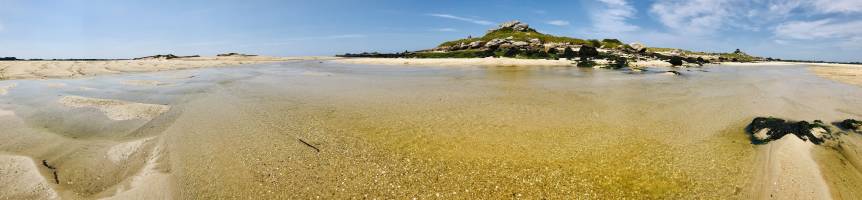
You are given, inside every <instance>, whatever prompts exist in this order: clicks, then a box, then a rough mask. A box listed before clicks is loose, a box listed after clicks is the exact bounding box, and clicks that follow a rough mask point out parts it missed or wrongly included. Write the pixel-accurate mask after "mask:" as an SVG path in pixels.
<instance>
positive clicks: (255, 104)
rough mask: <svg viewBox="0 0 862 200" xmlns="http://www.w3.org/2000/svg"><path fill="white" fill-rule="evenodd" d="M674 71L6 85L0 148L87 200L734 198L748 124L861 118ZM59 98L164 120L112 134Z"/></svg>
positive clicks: (752, 76)
mask: <svg viewBox="0 0 862 200" xmlns="http://www.w3.org/2000/svg"><path fill="white" fill-rule="evenodd" d="M651 70H652V71H658V70H663V69H658V68H656V69H651ZM664 70H666V69H664ZM681 72H682V74H683V75H681V76H674V75H668V74H664V73H633V72H626V71H612V70H598V69H595V70H594V69H582V68H568V67H471V66H465V67H407V66H366V65H343V64H335V63H328V62H318V61H313V62H293V63H279V64H264V65H257V66H251V67H238V68H214V69H201V70H187V71H177V72H158V73H143V74H132V75H114V76H100V77H92V78H84V79H72V80H20V81H5V82H7V83H8V82H15V83H17V85H18V86H17V87H16V88H14V89H11V90H10V92H9V94H8V95H6V96H0V108H3V109H5V110H12V111H14V112H15V114H16V115H17V117H18V118H15V119H13V118H10V117H6V118H3V117H0V128H3V129H4V131H2V133H0V139H2V141H5V142H2V143H0V151H2V152H6V153H8V154H17V155H26V156H30V157H32V158H34V160H36V161H37V162H38V161H39V160H43V159H45V160H50V161H51V162H53V163H54V165H56V166H57V168H58V169H59V173H60V176H61V177H62V178H61V180H63V181H61V184H60V185H59V186H57V187H56V189H57V190H59V191H61V193H62V194H63V195H65V196H78V197H87V198H89V197H100V196H101V197H104V196H112V195H113V193H114V191H116V190H117V188H118V185H121V184H122V183H124V181H127V180H125V179H128V178H129V177H132V176H135V174H138V171H140V169H142V168H144V167H146V166H155V167H154V169H155V171H157V172H159V173H161V174H165V175H166V176H167V177H169V178H166V180H163V181H160V182H157V183H158V184H161V185H168V186H164V188H168V190H170V195H171V196H175V197H179V198H182V199H214V198H247V197H251V196H254V197H261V198H285V197H292V198H299V199H307V198H316V197H319V198H324V199H341V198H347V197H357V198H365V197H368V198H379V197H382V198H396V197H398V198H401V197H418V198H436V197H442V198H447V199H448V198H467V199H475V198H490V199H498V198H510V197H515V198H529V199H534V198H554V199H557V198H565V197H581V198H600V199H607V198H613V199H616V198H623V197H632V198H634V197H637V198H669V199H690V198H716V199H727V198H737V199H747V198H748V196H747V195H749V194H750V193H751V192H752V191H751V189H750V188H751V187H752V183H751V180H752V177H753V176H755V174H754V173H755V169H756V167H755V166H753V165H754V164H755V163H756V162H755V161H756V159H757V154H756V153H755V152H756V151H757V147H755V146H754V145H752V144H750V143H749V141H748V138H747V137H746V135H745V134H744V132H743V128H744V127H745V125H747V123H748V122H750V121H751V119H752V118H753V117H756V116H776V117H782V118H788V119H796V120H814V119H821V120H824V121H835V120H839V119H845V118H862V89H860V88H859V87H856V86H849V85H844V84H841V83H837V82H834V81H830V80H826V79H822V78H818V77H816V76H814V75H813V74H811V73H810V72H809V71H807V69H806V68H805V67H804V66H759V67H752V66H707V67H703V68H694V69H691V70H685V69H683V70H681ZM128 80H157V81H160V82H161V83H164V84H161V85H157V86H135V85H126V84H122V82H123V81H128ZM64 95H77V96H85V97H94V98H104V99H121V100H127V101H134V102H143V103H152V104H166V105H170V106H172V108H171V110H170V111H169V112H167V113H166V114H164V115H162V116H160V117H158V118H156V119H154V120H152V121H142V120H128V121H113V120H110V119H108V118H106V117H105V116H104V115H103V114H102V113H100V112H99V111H97V110H93V109H85V108H68V107H64V106H62V105H60V104H58V103H57V100H58V99H59V98H61V97H62V96H64ZM140 140H144V141H146V142H147V143H146V144H147V145H145V146H144V148H143V150H142V152H140V153H136V154H133V155H132V156H130V159H129V160H128V161H125V162H124V163H114V162H109V161H106V160H105V158H104V157H105V156H104V154H105V152H106V149H107V148H109V147H110V146H112V145H116V144H119V143H123V142H129V141H140ZM305 143H308V145H306V144H305ZM315 148H316V149H315ZM318 150H319V151H318ZM148 163H149V164H148ZM43 174H46V172H43ZM46 175H47V174H46ZM132 186H134V185H132Z"/></svg>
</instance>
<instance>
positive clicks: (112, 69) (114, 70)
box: [0, 56, 335, 80]
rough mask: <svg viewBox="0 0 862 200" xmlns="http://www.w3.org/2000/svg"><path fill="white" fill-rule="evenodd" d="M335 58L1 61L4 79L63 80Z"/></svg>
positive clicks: (0, 65)
mask: <svg viewBox="0 0 862 200" xmlns="http://www.w3.org/2000/svg"><path fill="white" fill-rule="evenodd" d="M327 59H335V58H333V57H317V56H307V57H268V56H219V57H181V58H172V59H164V58H146V59H122V60H108V59H105V60H95V59H93V60H91V59H64V60H6V61H0V80H17V79H63V78H78V77H88V76H95V75H105V74H121V73H135V72H155V71H169V70H182V69H196V68H209V67H227V66H237V65H247V64H258V63H271V62H287V61H300V60H327Z"/></svg>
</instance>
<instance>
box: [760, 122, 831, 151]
mask: <svg viewBox="0 0 862 200" xmlns="http://www.w3.org/2000/svg"><path fill="white" fill-rule="evenodd" d="M745 131H746V132H747V133H748V134H749V137H750V139H751V143H753V144H766V143H769V142H770V141H774V140H778V139H781V138H782V137H784V136H785V135H794V136H796V137H798V138H799V139H802V140H803V141H811V143H814V144H818V145H819V144H822V143H823V142H824V141H826V140H828V139H832V133H831V132H830V130H829V128H828V127H827V126H826V125H825V124H823V122H821V121H820V120H815V121H814V123H808V122H806V121H799V122H794V121H787V120H784V119H779V118H773V117H757V118H754V120H752V121H751V124H748V126H747V127H746V128H745Z"/></svg>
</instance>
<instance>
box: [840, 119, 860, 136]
mask: <svg viewBox="0 0 862 200" xmlns="http://www.w3.org/2000/svg"><path fill="white" fill-rule="evenodd" d="M834 124H835V126H838V128H841V129H844V130H850V131H856V132H859V133H862V121H859V120H855V119H845V120H844V121H840V122H835V123H834Z"/></svg>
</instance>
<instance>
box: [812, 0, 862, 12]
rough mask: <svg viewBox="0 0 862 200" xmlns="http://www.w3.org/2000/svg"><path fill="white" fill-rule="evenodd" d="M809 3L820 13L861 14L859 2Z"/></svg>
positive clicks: (816, 0)
mask: <svg viewBox="0 0 862 200" xmlns="http://www.w3.org/2000/svg"><path fill="white" fill-rule="evenodd" d="M810 3H811V4H812V5H813V6H814V8H815V9H817V11H819V12H822V13H858V12H862V1H860V0H813V1H811V2H810Z"/></svg>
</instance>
